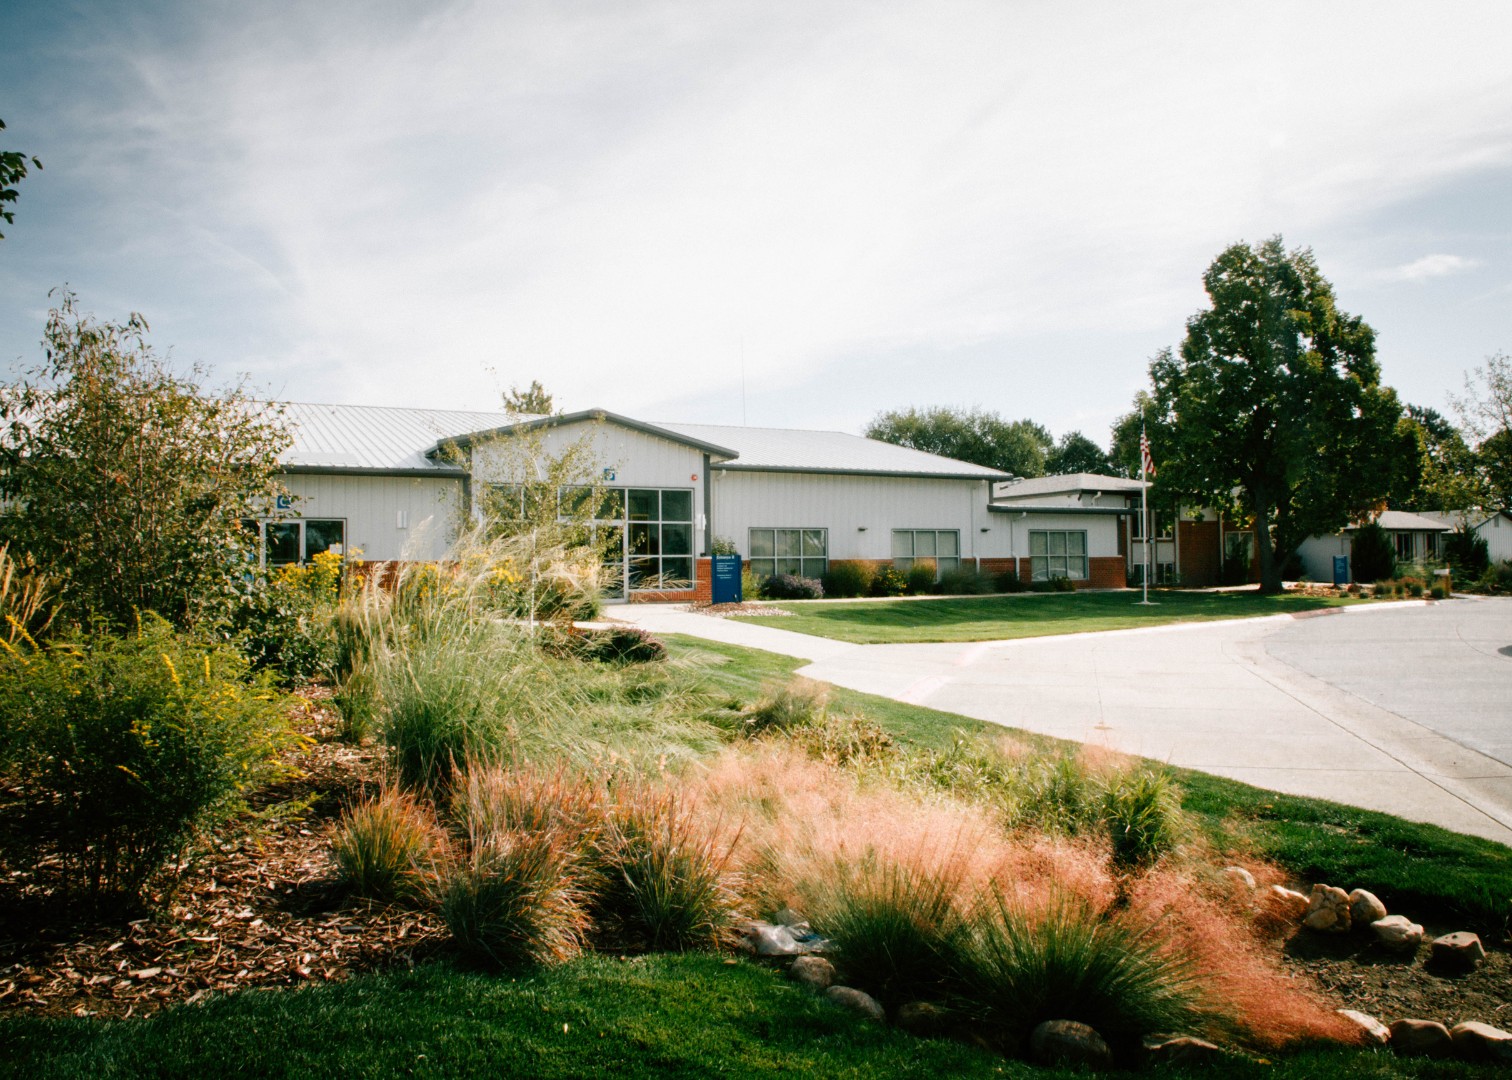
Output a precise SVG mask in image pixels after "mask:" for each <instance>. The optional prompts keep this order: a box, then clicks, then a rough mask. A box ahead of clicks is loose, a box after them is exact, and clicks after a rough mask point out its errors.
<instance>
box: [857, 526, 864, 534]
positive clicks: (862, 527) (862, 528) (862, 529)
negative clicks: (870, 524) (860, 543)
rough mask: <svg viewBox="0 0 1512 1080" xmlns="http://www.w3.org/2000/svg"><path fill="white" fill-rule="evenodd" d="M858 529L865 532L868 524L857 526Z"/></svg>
mask: <svg viewBox="0 0 1512 1080" xmlns="http://www.w3.org/2000/svg"><path fill="white" fill-rule="evenodd" d="M856 531H857V532H865V531H866V526H865V525H858V526H857V527H856Z"/></svg>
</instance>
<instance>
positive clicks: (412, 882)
mask: <svg viewBox="0 0 1512 1080" xmlns="http://www.w3.org/2000/svg"><path fill="white" fill-rule="evenodd" d="M440 846H441V834H440V830H439V829H438V827H437V825H436V823H435V819H434V818H433V817H432V815H431V813H430V811H429V810H427V809H426V808H425V807H424V806H422V805H421V804H420V803H419V802H418V801H417V800H416V799H415V798H414V797H413V796H411V795H408V794H406V793H404V792H402V791H399V790H398V789H396V788H385V789H384V790H382V791H380V792H379V793H378V794H377V795H376V796H374V797H372V798H369V799H365V800H363V801H362V802H360V803H358V804H357V805H356V806H354V807H352V808H350V809H349V810H347V812H346V813H345V814H343V815H342V817H341V821H340V822H339V823H338V824H337V825H336V828H335V831H334V833H333V835H332V840H331V848H332V853H333V854H334V855H335V857H336V867H337V869H338V870H339V871H340V873H341V878H342V880H343V881H344V882H346V885H347V888H349V889H350V890H351V891H352V892H353V893H354V894H356V895H357V896H361V897H364V898H366V899H368V900H379V901H392V900H407V899H412V898H415V897H417V896H420V895H421V894H422V893H423V892H424V891H425V883H426V881H427V879H428V876H429V875H430V874H431V872H432V871H433V869H434V864H435V863H436V861H437V857H438V855H439V853H440Z"/></svg>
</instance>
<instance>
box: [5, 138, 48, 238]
mask: <svg viewBox="0 0 1512 1080" xmlns="http://www.w3.org/2000/svg"><path fill="white" fill-rule="evenodd" d="M4 130H5V121H4V120H0V131H4ZM28 166H30V168H33V169H40V168H42V163H41V162H40V161H38V160H37V159H36V158H34V157H32V156H31V155H30V154H23V153H21V152H20V151H19V150H0V220H3V221H4V222H5V223H6V224H7V225H10V224H12V223H13V222H14V221H15V220H16V212H15V211H14V210H12V209H11V208H10V205H9V204H11V203H14V202H15V201H16V198H17V195H18V193H17V191H16V185H17V184H18V183H20V182H21V181H22V180H25V179H26V176H27V172H28ZM4 239H5V234H4V233H0V240H4Z"/></svg>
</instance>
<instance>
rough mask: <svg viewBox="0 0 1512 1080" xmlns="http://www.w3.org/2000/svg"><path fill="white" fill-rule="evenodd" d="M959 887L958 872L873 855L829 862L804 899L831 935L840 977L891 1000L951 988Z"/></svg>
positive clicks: (963, 927)
mask: <svg viewBox="0 0 1512 1080" xmlns="http://www.w3.org/2000/svg"><path fill="white" fill-rule="evenodd" d="M961 892H962V885H961V882H960V879H959V876H958V875H955V874H952V873H950V872H948V871H935V872H922V871H920V870H918V869H916V868H913V867H903V866H899V865H897V864H896V863H892V862H882V861H879V860H878V859H876V858H875V857H874V856H873V857H869V858H866V859H863V860H862V861H861V862H860V863H858V864H856V865H853V866H845V865H843V864H837V865H835V866H833V867H832V868H831V872H830V874H829V876H828V877H827V879H826V880H824V881H821V882H816V883H814V884H813V885H812V886H811V889H810V890H808V895H805V896H804V902H805V905H806V907H807V909H808V911H809V913H810V918H811V921H812V923H813V926H814V929H815V930H816V931H818V932H819V933H820V934H822V935H823V936H824V937H826V938H829V939H830V940H831V941H832V942H834V944H835V946H836V950H837V959H838V961H839V964H840V966H841V968H842V969H843V971H844V974H845V978H846V981H847V983H848V984H849V985H852V986H862V987H865V988H866V990H867V992H868V993H870V994H872V995H874V996H875V997H877V998H878V999H880V1000H881V1001H882V1002H883V1003H884V1004H887V1005H896V1004H900V1003H901V1002H904V1001H911V1000H917V999H919V998H938V997H942V996H945V995H946V994H948V993H949V992H950V990H951V989H952V984H953V980H954V979H955V977H956V976H957V974H958V973H959V971H960V969H961V967H962V953H963V951H964V950H965V949H966V948H967V946H968V935H969V926H968V924H967V921H966V919H965V918H964V917H963V915H962V913H961V911H960V909H959V908H958V906H957V897H958V896H959V895H960V894H961Z"/></svg>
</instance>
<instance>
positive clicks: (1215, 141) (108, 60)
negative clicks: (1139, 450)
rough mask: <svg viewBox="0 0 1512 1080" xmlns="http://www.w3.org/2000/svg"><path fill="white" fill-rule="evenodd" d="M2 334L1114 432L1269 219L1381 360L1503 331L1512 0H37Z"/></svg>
mask: <svg viewBox="0 0 1512 1080" xmlns="http://www.w3.org/2000/svg"><path fill="white" fill-rule="evenodd" d="M13 3H17V4H19V10H18V9H17V8H14V7H12V8H10V14H8V15H7V16H6V18H5V20H4V22H3V24H0V36H3V37H4V39H5V42H4V45H5V48H4V53H5V56H6V62H5V64H4V65H3V67H0V119H3V120H4V121H5V123H6V125H7V128H6V130H5V131H4V132H0V148H3V149H7V150H11V149H15V150H23V151H25V152H26V153H28V154H35V155H36V156H37V157H39V158H41V160H42V163H43V166H44V168H43V170H42V171H40V172H36V171H34V172H33V173H32V175H31V176H29V177H28V178H27V179H26V180H24V181H22V183H21V184H20V186H19V193H20V197H19V199H18V201H17V202H16V203H15V204H14V207H13V209H14V211H15V214H16V220H15V223H14V224H12V225H9V226H3V228H4V232H5V239H4V240H0V365H3V367H4V369H5V372H6V377H14V375H15V374H16V373H17V372H19V371H20V370H22V369H23V368H25V367H27V366H29V365H33V364H36V363H37V362H39V361H40V359H41V349H40V346H39V341H40V338H41V334H42V328H43V325H44V323H45V320H46V316H47V311H48V308H49V306H50V305H51V304H52V303H53V302H54V301H53V300H50V298H49V291H50V290H52V289H55V288H58V287H61V286H65V285H66V286H67V287H68V288H70V289H72V290H74V291H75V292H76V293H77V295H78V298H79V305H80V306H81V307H82V308H83V309H84V310H86V311H91V312H93V313H95V314H96V315H98V316H99V317H101V318H105V319H122V318H124V317H125V316H126V315H127V313H129V312H133V311H135V312H140V313H141V314H142V315H143V316H144V317H145V318H146V320H147V321H148V323H149V324H150V326H151V328H152V334H151V340H152V342H153V344H154V346H155V347H156V348H157V349H158V350H159V351H160V352H164V353H166V354H167V355H168V356H169V357H170V358H171V360H172V361H173V362H174V363H175V364H177V365H179V366H183V367H187V366H188V365H190V364H192V363H199V364H202V365H204V366H205V367H206V368H207V369H208V371H209V373H210V379H211V382H212V384H214V385H222V384H229V383H231V382H233V381H235V380H236V379H237V378H239V377H241V376H245V377H246V378H247V379H248V380H249V381H250V384H251V386H252V387H253V388H254V389H255V390H256V391H257V392H258V393H259V394H263V395H266V396H269V397H276V398H282V399H287V400H296V401H329V402H346V403H356V404H371V405H419V406H429V407H435V408H478V409H489V408H496V407H498V404H499V400H500V395H501V393H502V391H504V390H505V389H507V388H508V387H510V386H515V385H520V386H523V385H525V384H527V383H529V382H530V381H531V380H533V379H535V380H539V381H541V382H542V383H543V384H544V385H545V386H546V388H547V389H548V390H550V391H551V392H552V393H553V394H554V395H555V398H556V404H557V406H558V407H559V408H564V409H566V410H568V411H572V410H576V409H582V408H590V407H601V408H607V409H610V410H612V411H616V412H621V413H627V414H630V415H632V416H635V417H638V418H642V419H647V420H668V421H673V420H682V421H687V422H700V423H724V424H742V423H749V424H752V425H761V426H776V427H814V428H833V429H838V430H845V431H860V430H862V429H863V428H864V426H865V425H866V423H867V422H868V421H869V420H870V419H871V418H872V417H874V416H875V415H876V414H877V413H879V412H880V411H882V410H887V409H901V408H906V407H909V406H930V405H948V406H958V407H980V408H983V409H988V410H992V411H995V412H998V413H1001V414H1002V415H1003V416H1005V417H1006V418H1008V419H1019V418H1029V419H1033V420H1035V421H1037V422H1039V423H1041V424H1044V425H1045V426H1047V427H1048V428H1050V430H1051V431H1052V432H1054V433H1056V434H1063V433H1065V432H1067V431H1069V430H1072V429H1077V430H1081V431H1083V432H1084V433H1086V434H1087V435H1088V436H1090V437H1091V438H1092V439H1093V440H1094V441H1096V442H1099V443H1103V444H1106V442H1107V438H1108V429H1109V426H1110V424H1111V423H1112V422H1113V420H1114V419H1115V418H1116V417H1117V416H1118V415H1119V414H1120V413H1123V412H1125V411H1127V410H1128V408H1129V406H1130V402H1131V399H1132V398H1133V395H1134V394H1135V392H1136V391H1138V390H1139V389H1141V388H1142V387H1144V386H1145V385H1146V384H1147V371H1146V368H1147V364H1148V361H1149V358H1150V357H1151V356H1152V355H1153V354H1154V353H1155V352H1156V351H1157V350H1159V349H1161V348H1164V347H1175V346H1177V345H1179V343H1180V340H1181V337H1182V334H1183V331H1184V325H1185V320H1186V319H1187V318H1188V317H1190V316H1191V315H1192V314H1193V313H1195V312H1196V311H1198V310H1200V309H1201V308H1202V307H1203V306H1204V305H1205V297H1204V294H1203V291H1202V284H1201V276H1202V273H1203V271H1204V269H1205V268H1206V267H1207V266H1208V264H1209V263H1210V262H1211V261H1212V260H1213V258H1214V257H1215V256H1216V255H1217V254H1218V253H1219V252H1220V251H1221V250H1222V249H1223V248H1225V247H1227V246H1228V245H1230V244H1233V243H1237V242H1248V243H1258V242H1260V241H1263V240H1265V239H1266V238H1268V237H1270V236H1273V235H1277V234H1279V235H1281V236H1283V237H1284V239H1285V241H1286V243H1287V244H1288V245H1289V246H1293V247H1303V246H1305V247H1310V248H1311V249H1312V250H1313V252H1314V254H1315V256H1316V258H1317V260H1318V263H1319V265H1320V267H1321V269H1322V271H1323V273H1324V275H1325V276H1326V277H1327V278H1328V279H1329V280H1330V281H1332V282H1333V284H1334V286H1335V289H1336V292H1337V296H1338V301H1339V304H1340V306H1341V307H1342V308H1343V309H1344V310H1346V311H1348V312H1351V313H1353V314H1357V315H1360V316H1361V317H1363V318H1364V319H1365V320H1366V322H1368V323H1369V324H1370V325H1371V326H1373V327H1374V328H1375V329H1376V331H1377V333H1378V338H1377V355H1378V358H1379V360H1380V363H1381V368H1382V375H1383V379H1384V381H1386V382H1387V383H1388V384H1390V385H1392V386H1394V387H1396V388H1397V390H1398V392H1399V393H1400V394H1401V396H1402V397H1403V399H1404V400H1405V401H1408V402H1412V403H1414V404H1419V405H1426V406H1430V407H1433V408H1437V409H1439V410H1440V411H1444V412H1446V413H1447V412H1449V411H1450V410H1449V403H1448V395H1449V394H1451V393H1454V392H1457V391H1459V390H1461V389H1462V387H1463V381H1464V376H1465V373H1466V372H1467V371H1469V370H1470V369H1472V368H1474V367H1475V366H1476V365H1478V364H1481V363H1483V362H1484V360H1485V358H1486V357H1487V356H1489V355H1492V354H1495V353H1499V352H1507V351H1512V326H1509V320H1508V317H1507V316H1508V314H1509V313H1512V5H1508V4H1506V3H1505V0H1495V2H1489V3H1478V2H1474V0H1466V2H1458V3H1456V4H1453V5H1427V4H1421V3H1413V4H1399V3H1392V2H1385V0H1371V2H1362V3H1349V2H1333V3H1320V2H1318V0H1307V2H1305V3H1288V2H1283V0H1267V2H1265V3H1248V2H1238V0H1236V2H1226V3H1222V4H1214V3H1211V2H1206V0H1204V2H1201V3H1168V2H1158V0H1153V2H1145V3H1140V4H1130V3H1127V2H1115V3H1092V2H1088V3H1073V2H1067V3H1049V2H1026V0H989V2H981V3H976V2H953V0H928V2H924V0H916V2H912V3H894V2H888V0H866V2H856V3H850V2H838V0H792V2H787V0H756V2H750V3H746V2H741V0H718V2H709V0H703V2H657V0H614V2H604V3H597V2H593V0H581V2H563V0H555V2H531V0H521V2H489V3H441V2H426V3H403V2H394V0H379V2H373V0H366V2H348V0H324V2H322V3H320V4H305V3H298V4H297V3H292V2H290V3H281V4H276V3H266V2H260V0H237V2H234V3H228V2H220V0H194V2H189V0H184V2H166V0H164V2H153V0H142V2H139V3H134V4H129V5H128V4H121V3H105V2H95V3H90V2H75V0H13Z"/></svg>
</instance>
